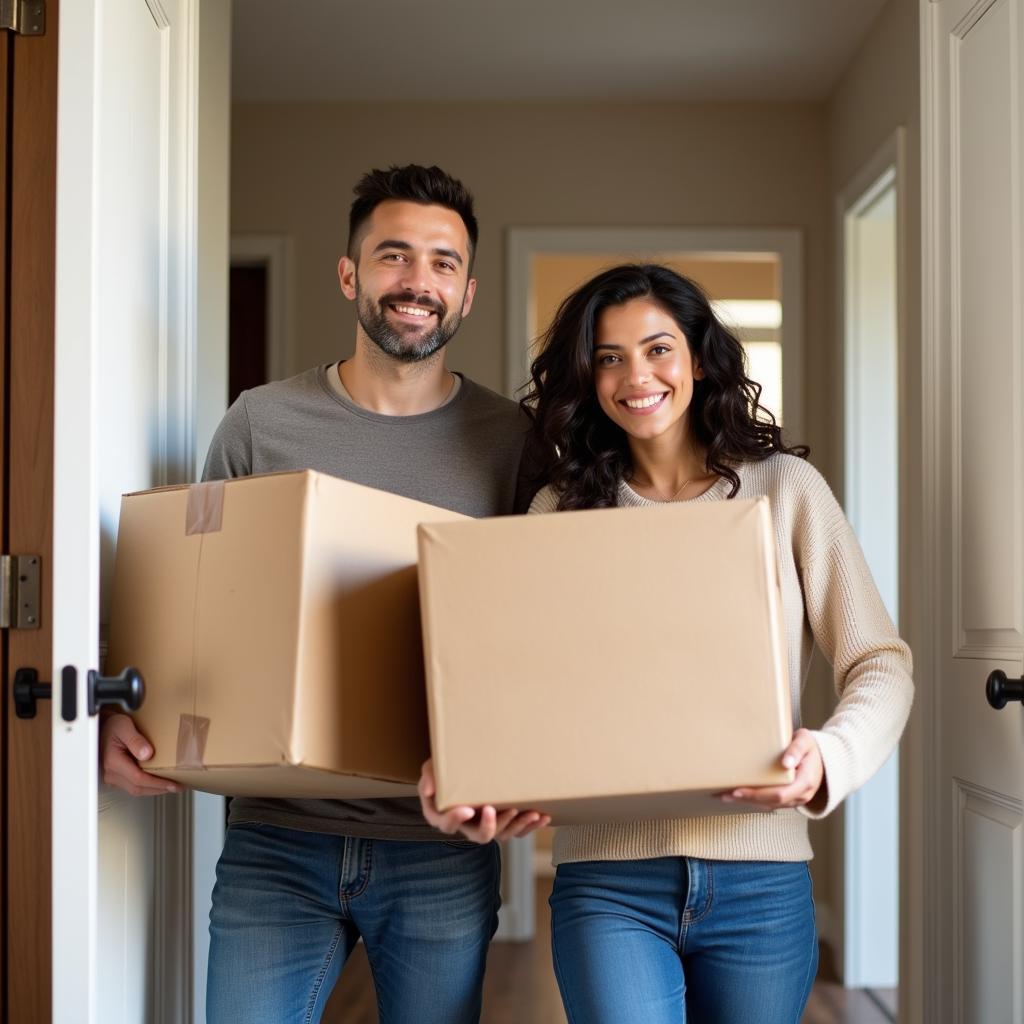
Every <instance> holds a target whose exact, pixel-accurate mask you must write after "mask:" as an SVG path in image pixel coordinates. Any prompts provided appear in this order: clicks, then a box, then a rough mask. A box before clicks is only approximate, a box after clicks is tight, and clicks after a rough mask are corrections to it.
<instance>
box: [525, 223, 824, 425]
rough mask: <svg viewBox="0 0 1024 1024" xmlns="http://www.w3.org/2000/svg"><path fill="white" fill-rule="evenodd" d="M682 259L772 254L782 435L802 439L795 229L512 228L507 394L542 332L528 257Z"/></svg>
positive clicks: (799, 258) (799, 262) (799, 264)
mask: <svg viewBox="0 0 1024 1024" xmlns="http://www.w3.org/2000/svg"><path fill="white" fill-rule="evenodd" d="M665 252H673V253H683V252H685V253H687V254H688V255H692V256H693V257H695V258H700V257H701V256H703V255H715V254H721V253H723V252H735V253H745V254H750V255H762V254H771V255H777V256H778V257H779V262H780V278H781V291H782V316H783V324H782V328H781V331H780V338H781V339H782V407H783V409H784V410H785V416H786V433H787V435H789V436H790V437H795V438H799V437H802V436H803V377H804V370H803V322H804V304H803V244H802V238H801V233H800V232H799V231H798V230H796V229H792V228H788V229H787V228H641V227H636V228H628V227H627V228H621V227H615V228H609V227H585V228H510V229H509V231H508V240H507V246H506V255H505V258H506V315H505V393H506V394H507V395H509V397H515V391H516V389H517V388H519V387H520V386H521V385H522V384H523V383H525V382H526V381H527V380H528V379H529V373H530V367H529V364H530V358H529V346H530V344H531V343H532V342H533V340H534V339H535V337H536V335H537V334H538V332H539V330H540V329H542V328H543V327H544V326H546V325H541V324H533V323H531V322H530V310H531V309H532V307H533V296H532V295H531V291H530V289H531V269H532V262H533V257H534V256H535V255H540V254H543V253H621V254H623V257H624V258H626V257H628V258H629V259H636V260H640V261H642V260H644V259H645V258H648V259H649V258H650V256H651V254H658V253H665Z"/></svg>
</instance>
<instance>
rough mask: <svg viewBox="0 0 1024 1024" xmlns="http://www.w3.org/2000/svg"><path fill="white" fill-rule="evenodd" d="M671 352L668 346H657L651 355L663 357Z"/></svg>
mask: <svg viewBox="0 0 1024 1024" xmlns="http://www.w3.org/2000/svg"><path fill="white" fill-rule="evenodd" d="M671 351H672V350H671V349H670V348H669V347H668V345H655V346H654V348H652V349H651V355H652V356H663V355H664V354H665V353H666V352H671Z"/></svg>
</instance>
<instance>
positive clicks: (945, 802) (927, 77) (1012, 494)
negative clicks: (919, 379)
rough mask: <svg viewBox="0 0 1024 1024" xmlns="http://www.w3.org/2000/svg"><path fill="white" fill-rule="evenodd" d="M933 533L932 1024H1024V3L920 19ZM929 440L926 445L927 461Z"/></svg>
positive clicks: (984, 1)
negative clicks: (996, 684)
mask: <svg viewBox="0 0 1024 1024" xmlns="http://www.w3.org/2000/svg"><path fill="white" fill-rule="evenodd" d="M922 15H923V23H922V28H923V32H924V46H923V54H924V61H923V67H922V74H923V76H924V77H923V83H924V88H923V93H922V95H923V101H924V108H923V118H922V121H923V130H924V150H923V159H922V164H923V167H924V168H925V208H924V238H923V247H924V276H923V285H924V299H925V302H924V327H925V330H924V354H925V364H924V365H925V388H924V401H925V424H924V428H925V433H926V445H927V446H928V449H929V451H928V453H927V454H926V474H927V476H926V491H927V493H926V502H927V501H928V498H929V497H931V498H932V499H933V501H931V502H930V504H932V505H933V508H934V512H932V513H930V514H931V516H932V518H931V519H930V520H929V522H928V523H927V524H926V527H927V529H928V531H929V536H930V538H931V542H930V547H931V549H932V552H933V557H934V565H933V570H934V573H935V576H934V578H935V582H936V586H935V587H934V588H933V590H934V594H935V597H934V600H935V601H936V608H935V615H934V619H933V627H932V629H933V651H932V652H931V655H932V660H933V664H934V672H933V673H932V674H933V678H927V679H921V681H920V682H921V686H922V687H928V688H929V689H930V691H931V693H930V695H929V699H930V703H931V708H932V716H931V722H932V724H933V728H934V758H933V760H932V764H931V767H932V769H933V772H934V774H933V778H932V781H931V786H930V790H931V792H930V795H929V801H928V803H929V806H928V812H929V814H928V817H929V818H930V820H931V828H930V843H929V847H930V848H931V850H932V851H933V856H934V858H935V859H934V863H933V868H932V873H931V879H932V882H931V885H930V886H929V892H928V900H927V907H926V915H928V916H929V917H930V921H928V922H926V927H925V935H926V938H928V941H930V942H932V943H933V944H934V945H933V951H932V954H931V956H930V960H931V963H930V965H927V966H926V971H925V977H926V986H927V989H928V991H927V992H926V1002H925V1007H924V1017H925V1019H926V1020H927V1021H929V1022H931V1021H935V1022H946V1021H956V1022H963V1024H980V1022H990V1024H1001V1022H1006V1024H1010V1022H1018V1021H1021V1020H1024V845H1022V843H1024V828H1022V822H1024V712H1022V708H1021V705H1020V704H1016V703H1011V704H1010V705H1009V706H1007V707H1006V708H1005V709H1004V710H1002V711H995V710H993V709H992V708H990V707H989V706H988V704H987V703H986V700H985V681H986V677H987V676H988V675H989V673H990V672H991V671H992V670H994V669H1001V670H1003V671H1004V672H1005V673H1006V674H1007V676H1009V677H1011V678H1019V677H1020V676H1021V670H1022V668H1024V417H1022V410H1024V402H1022V398H1024V336H1022V330H1021V328H1022V323H1021V303H1022V292H1024V276H1022V264H1021V255H1022V253H1021V248H1022V240H1024V231H1022V227H1024V223H1022V216H1024V194H1022V184H1024V177H1022V167H1021V127H1022V121H1021V118H1022V116H1024V90H1022V83H1021V77H1020V76H1021V59H1022V57H1024V46H1022V32H1024V0H981V2H979V0H940V2H935V3H931V4H923V5H922ZM933 438H934V448H931V444H932V439H933Z"/></svg>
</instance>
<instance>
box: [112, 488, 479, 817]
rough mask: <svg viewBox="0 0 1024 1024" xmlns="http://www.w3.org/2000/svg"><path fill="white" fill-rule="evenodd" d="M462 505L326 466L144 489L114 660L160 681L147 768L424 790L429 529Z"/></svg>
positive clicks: (142, 715) (260, 790)
mask: <svg viewBox="0 0 1024 1024" xmlns="http://www.w3.org/2000/svg"><path fill="white" fill-rule="evenodd" d="M462 518H464V517H463V516H460V515H458V514H457V513H454V512H449V511H447V510H445V509H439V508H435V507H434V506H432V505H426V504H423V503H421V502H417V501H410V500H408V499H406V498H401V497H397V496H396V495H393V494H386V493H384V492H382V491H376V490H373V489H371V488H368V487H361V486H359V485H357V484H352V483H347V482H345V481H342V480H338V479H336V478H334V477H330V476H326V475H323V474H320V473H314V472H309V471H307V472H296V473H284V474H273V475H265V476H253V477H242V478H239V479H235V480H229V481H227V482H223V483H209V484H197V485H193V486H191V487H176V488H175V487H172V488H163V489H158V490H154V491H147V492H142V493H138V494H129V495H126V496H125V497H124V499H123V500H122V505H121V521H120V528H119V532H118V544H117V558H116V568H115V577H114V584H113V595H112V601H113V605H112V609H111V636H110V646H109V652H108V655H107V668H108V669H109V670H111V671H114V672H117V671H120V670H121V668H122V667H124V666H127V665H131V666H134V667H135V668H138V669H139V670H140V671H141V673H142V675H143V678H144V680H145V684H146V697H145V701H144V703H143V705H142V708H141V710H140V711H139V712H138V713H137V715H136V719H137V721H138V725H139V728H140V729H141V730H142V731H143V733H145V734H146V736H148V737H149V739H150V740H151V741H152V743H153V746H154V749H155V756H154V757H153V759H152V761H151V762H148V763H147V764H146V765H145V767H146V770H147V771H151V772H153V773H154V774H157V775H161V776H164V777H165V778H169V779H175V780H177V781H179V782H182V783H184V784H185V785H188V786H193V787H195V788H197V789H203V790H207V791H209V792H213V793H225V794H230V795H234V796H244V795H253V796H308V797H339V798H364V797H381V796H406V795H412V794H414V793H415V782H416V780H417V778H418V777H419V769H420V764H421V762H422V761H423V759H424V758H425V757H426V756H427V752H428V749H429V746H428V733H427V720H426V706H425V699H424V686H423V653H422V646H421V642H420V622H419V600H418V591H417V580H416V527H417V525H418V524H419V523H421V522H423V521H425V520H426V521H432V520H442V521H444V520H448V521H451V520H458V519H462Z"/></svg>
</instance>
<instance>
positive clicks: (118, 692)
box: [86, 668, 146, 715]
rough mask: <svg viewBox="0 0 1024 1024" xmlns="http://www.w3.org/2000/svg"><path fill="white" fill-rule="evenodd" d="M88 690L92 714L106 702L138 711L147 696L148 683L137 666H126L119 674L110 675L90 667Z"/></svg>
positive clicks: (90, 712) (127, 709) (126, 709)
mask: <svg viewBox="0 0 1024 1024" xmlns="http://www.w3.org/2000/svg"><path fill="white" fill-rule="evenodd" d="M86 690H87V692H88V700H89V714H90V715H95V714H96V712H97V711H99V709H100V708H101V707H102V706H103V705H104V704H117V705H119V706H120V707H122V708H124V710H125V711H138V710H139V708H140V707H142V702H143V700H144V699H145V697H146V684H145V683H144V682H143V680H142V673H141V672H140V671H139V670H138V669H137V668H126V669H125V670H124V671H123V672H122V673H121V674H120V675H119V676H109V677H104V676H101V675H100V674H99V672H97V671H96V670H95V669H89V675H88V677H87V686H86Z"/></svg>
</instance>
